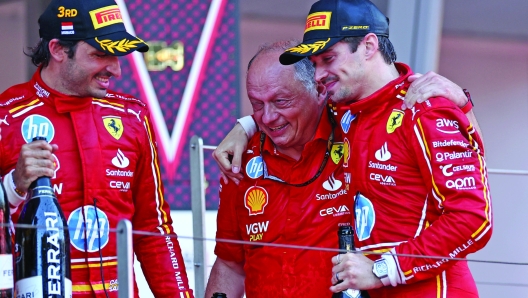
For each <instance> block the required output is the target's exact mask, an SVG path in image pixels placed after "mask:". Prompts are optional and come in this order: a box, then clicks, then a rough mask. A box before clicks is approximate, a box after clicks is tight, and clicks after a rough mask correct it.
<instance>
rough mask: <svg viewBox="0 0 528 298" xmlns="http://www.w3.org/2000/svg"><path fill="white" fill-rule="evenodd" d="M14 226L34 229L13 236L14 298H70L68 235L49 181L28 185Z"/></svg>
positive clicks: (47, 178)
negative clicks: (25, 197)
mask: <svg viewBox="0 0 528 298" xmlns="http://www.w3.org/2000/svg"><path fill="white" fill-rule="evenodd" d="M42 139H44V140H45V138H41V137H37V138H34V139H33V141H35V140H42ZM18 224H19V225H32V226H34V228H26V227H18V226H17V228H16V232H15V243H16V246H15V253H16V260H15V264H16V265H15V269H16V270H15V291H16V295H17V297H18V296H21V297H32V298H44V297H45V298H58V297H66V298H71V296H72V282H71V272H70V234H69V231H68V226H67V224H66V218H65V217H64V213H63V212H62V209H61V207H60V205H59V202H58V200H57V197H56V196H55V193H54V192H53V187H52V185H51V180H50V178H49V177H39V178H38V179H37V180H35V181H34V182H33V183H31V185H30V187H29V190H28V200H27V202H26V203H25V204H24V207H23V209H22V212H21V214H20V217H19V219H18Z"/></svg>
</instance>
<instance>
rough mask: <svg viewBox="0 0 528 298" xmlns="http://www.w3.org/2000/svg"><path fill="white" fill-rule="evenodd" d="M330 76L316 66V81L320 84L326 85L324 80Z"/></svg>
mask: <svg viewBox="0 0 528 298" xmlns="http://www.w3.org/2000/svg"><path fill="white" fill-rule="evenodd" d="M327 76H328V72H327V71H326V70H325V69H324V68H323V67H321V66H318V65H316V66H315V81H316V82H317V83H318V84H324V79H325V78H326V77H327Z"/></svg>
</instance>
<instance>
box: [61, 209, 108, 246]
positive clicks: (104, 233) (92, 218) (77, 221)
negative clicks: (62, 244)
mask: <svg viewBox="0 0 528 298" xmlns="http://www.w3.org/2000/svg"><path fill="white" fill-rule="evenodd" d="M83 209H84V211H83ZM96 212H97V216H96ZM83 213H84V216H85V217H83ZM85 218H86V219H85ZM109 225H110V223H109V221H108V216H106V214H105V213H104V212H103V211H101V210H99V209H97V210H96V209H95V207H94V206H84V207H79V208H77V209H75V210H74V211H73V212H72V213H71V214H70V218H68V228H69V229H70V235H73V236H71V238H70V242H71V244H72V245H73V247H75V248H76V249H78V250H80V251H87V252H95V251H99V250H100V249H103V247H105V246H106V245H107V244H108V240H109V234H110V229H109Z"/></svg>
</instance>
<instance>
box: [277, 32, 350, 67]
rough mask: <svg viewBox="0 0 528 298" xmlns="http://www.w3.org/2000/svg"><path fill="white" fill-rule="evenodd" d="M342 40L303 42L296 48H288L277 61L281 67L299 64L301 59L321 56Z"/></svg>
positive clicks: (333, 38) (337, 38) (336, 38)
mask: <svg viewBox="0 0 528 298" xmlns="http://www.w3.org/2000/svg"><path fill="white" fill-rule="evenodd" d="M342 39H343V37H329V38H327V39H325V40H317V39H314V40H307V41H303V43H301V44H299V45H298V46H295V47H293V48H289V49H287V50H286V51H285V52H284V53H282V54H281V55H280V57H279V61H280V63H281V64H283V65H290V64H293V63H296V62H299V61H301V60H302V59H303V58H306V57H310V56H312V55H317V54H321V53H322V52H324V51H326V50H328V49H329V48H330V47H331V46H333V45H334V44H336V43H337V42H338V41H340V40H342Z"/></svg>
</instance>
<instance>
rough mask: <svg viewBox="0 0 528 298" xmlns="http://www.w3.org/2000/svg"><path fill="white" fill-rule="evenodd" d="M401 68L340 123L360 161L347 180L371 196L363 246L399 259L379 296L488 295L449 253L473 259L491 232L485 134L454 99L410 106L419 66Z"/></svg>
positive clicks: (360, 215)
mask: <svg viewBox="0 0 528 298" xmlns="http://www.w3.org/2000/svg"><path fill="white" fill-rule="evenodd" d="M396 65H397V68H398V71H399V72H400V77H399V78H397V79H396V80H394V81H392V82H390V83H389V84H387V85H386V86H384V87H383V88H382V89H380V90H379V91H377V92H376V93H374V94H372V95H371V96H369V97H367V98H366V99H362V100H360V101H357V102H355V103H353V104H351V105H348V106H345V107H344V108H343V110H344V112H345V113H344V115H342V118H341V121H340V123H341V128H342V130H343V131H344V132H345V139H344V143H345V149H344V150H345V152H346V151H349V152H350V154H349V158H350V163H351V166H347V167H345V169H344V170H345V181H350V186H349V189H350V191H349V192H350V193H351V194H355V193H356V192H358V191H359V192H360V194H361V195H359V196H358V197H357V198H356V201H355V208H354V209H355V215H356V216H355V227H356V228H355V230H356V238H355V241H356V247H357V248H358V249H359V250H363V251H375V252H382V253H385V254H384V255H383V258H385V259H386V260H388V261H389V262H392V264H393V267H392V270H393V272H392V279H390V280H385V281H384V284H385V285H388V286H385V287H382V288H380V289H377V290H369V294H370V295H371V297H372V298H375V297H391V298H394V297H416V296H417V295H418V296H419V297H446V296H445V295H447V297H478V292H477V289H476V286H475V282H474V280H473V277H472V275H471V273H470V271H469V269H468V266H467V261H453V260H449V259H448V258H465V257H466V255H467V254H469V253H472V252H475V251H477V250H479V249H481V248H482V247H483V246H484V245H485V244H486V243H487V242H488V240H489V239H490V237H491V233H492V213H491V198H490V191H489V185H488V176H487V170H486V161H485V159H484V147H483V146H482V141H481V138H480V136H479V135H478V134H477V132H476V131H475V129H474V128H473V126H472V125H471V124H470V122H469V121H468V120H467V118H466V116H465V115H464V113H463V112H462V111H461V110H460V109H459V108H457V107H456V106H454V105H453V104H452V103H451V102H450V101H448V100H447V99H445V98H434V99H433V100H427V101H425V102H424V103H421V104H416V105H415V107H414V108H413V109H407V110H405V111H402V110H401V104H402V99H403V97H404V96H405V94H406V90H407V88H408V85H409V83H408V81H407V77H408V76H409V75H410V74H411V70H410V69H409V67H408V66H406V65H404V64H396ZM344 162H345V164H346V163H347V160H346V159H345V161H344ZM399 254H402V255H399ZM408 255H418V256H422V257H421V258H420V257H412V256H408ZM368 256H369V257H371V258H372V259H373V260H375V259H379V258H380V256H379V255H368ZM423 256H436V257H440V258H427V257H425V258H423ZM389 283H390V284H392V285H393V286H396V285H397V286H396V287H392V286H390V284H389Z"/></svg>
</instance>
